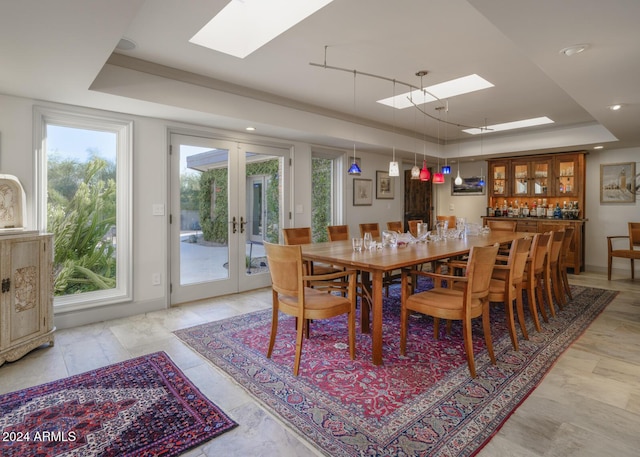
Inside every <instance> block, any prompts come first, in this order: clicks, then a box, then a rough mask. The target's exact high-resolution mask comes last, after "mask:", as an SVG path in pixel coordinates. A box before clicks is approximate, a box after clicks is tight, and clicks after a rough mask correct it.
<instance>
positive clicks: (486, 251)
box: [465, 244, 500, 306]
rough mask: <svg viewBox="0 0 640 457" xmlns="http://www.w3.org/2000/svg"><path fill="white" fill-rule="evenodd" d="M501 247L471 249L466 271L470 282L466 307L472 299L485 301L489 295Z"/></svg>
mask: <svg viewBox="0 0 640 457" xmlns="http://www.w3.org/2000/svg"><path fill="white" fill-rule="evenodd" d="M499 247H500V246H499V245H498V244H494V245H493V246H484V247H481V246H473V247H472V248H471V251H470V252H469V260H468V262H467V271H466V276H467V277H468V278H469V282H468V284H467V288H466V294H467V296H468V299H467V303H465V306H470V303H471V302H470V301H469V300H470V299H484V298H486V297H487V296H488V295H489V286H490V284H491V276H492V274H493V266H494V265H495V263H496V257H497V255H498V248H499Z"/></svg>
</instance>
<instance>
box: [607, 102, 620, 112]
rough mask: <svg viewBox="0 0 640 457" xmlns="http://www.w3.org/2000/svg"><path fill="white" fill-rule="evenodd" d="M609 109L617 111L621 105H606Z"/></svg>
mask: <svg viewBox="0 0 640 457" xmlns="http://www.w3.org/2000/svg"><path fill="white" fill-rule="evenodd" d="M608 108H609V109H610V110H611V111H618V110H619V109H620V108H622V105H620V104H617V105H610V106H609V107H608Z"/></svg>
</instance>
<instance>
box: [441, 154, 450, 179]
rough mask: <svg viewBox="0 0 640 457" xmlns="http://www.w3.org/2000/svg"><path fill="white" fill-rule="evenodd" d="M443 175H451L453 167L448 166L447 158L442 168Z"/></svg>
mask: <svg viewBox="0 0 640 457" xmlns="http://www.w3.org/2000/svg"><path fill="white" fill-rule="evenodd" d="M442 173H443V174H445V175H449V174H451V167H450V166H449V165H448V164H447V158H446V157H445V158H444V165H443V166H442Z"/></svg>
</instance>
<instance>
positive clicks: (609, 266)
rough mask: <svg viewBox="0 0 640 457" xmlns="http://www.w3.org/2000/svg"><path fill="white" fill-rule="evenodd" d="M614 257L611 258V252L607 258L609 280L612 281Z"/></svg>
mask: <svg viewBox="0 0 640 457" xmlns="http://www.w3.org/2000/svg"><path fill="white" fill-rule="evenodd" d="M612 261H613V259H612V258H611V254H609V257H608V258H607V279H608V280H609V281H611V263H612Z"/></svg>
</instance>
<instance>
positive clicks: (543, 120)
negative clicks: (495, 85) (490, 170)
mask: <svg viewBox="0 0 640 457" xmlns="http://www.w3.org/2000/svg"><path fill="white" fill-rule="evenodd" d="M553 122H554V121H552V120H551V119H549V118H548V117H547V116H542V117H534V118H532V119H523V120H521V121H513V122H505V123H503V124H493V125H487V126H486V127H482V128H473V129H466V130H463V132H466V133H470V134H471V135H478V134H480V133H493V132H500V131H502V130H514V129H522V128H525V127H533V126H535V125H544V124H553Z"/></svg>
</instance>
